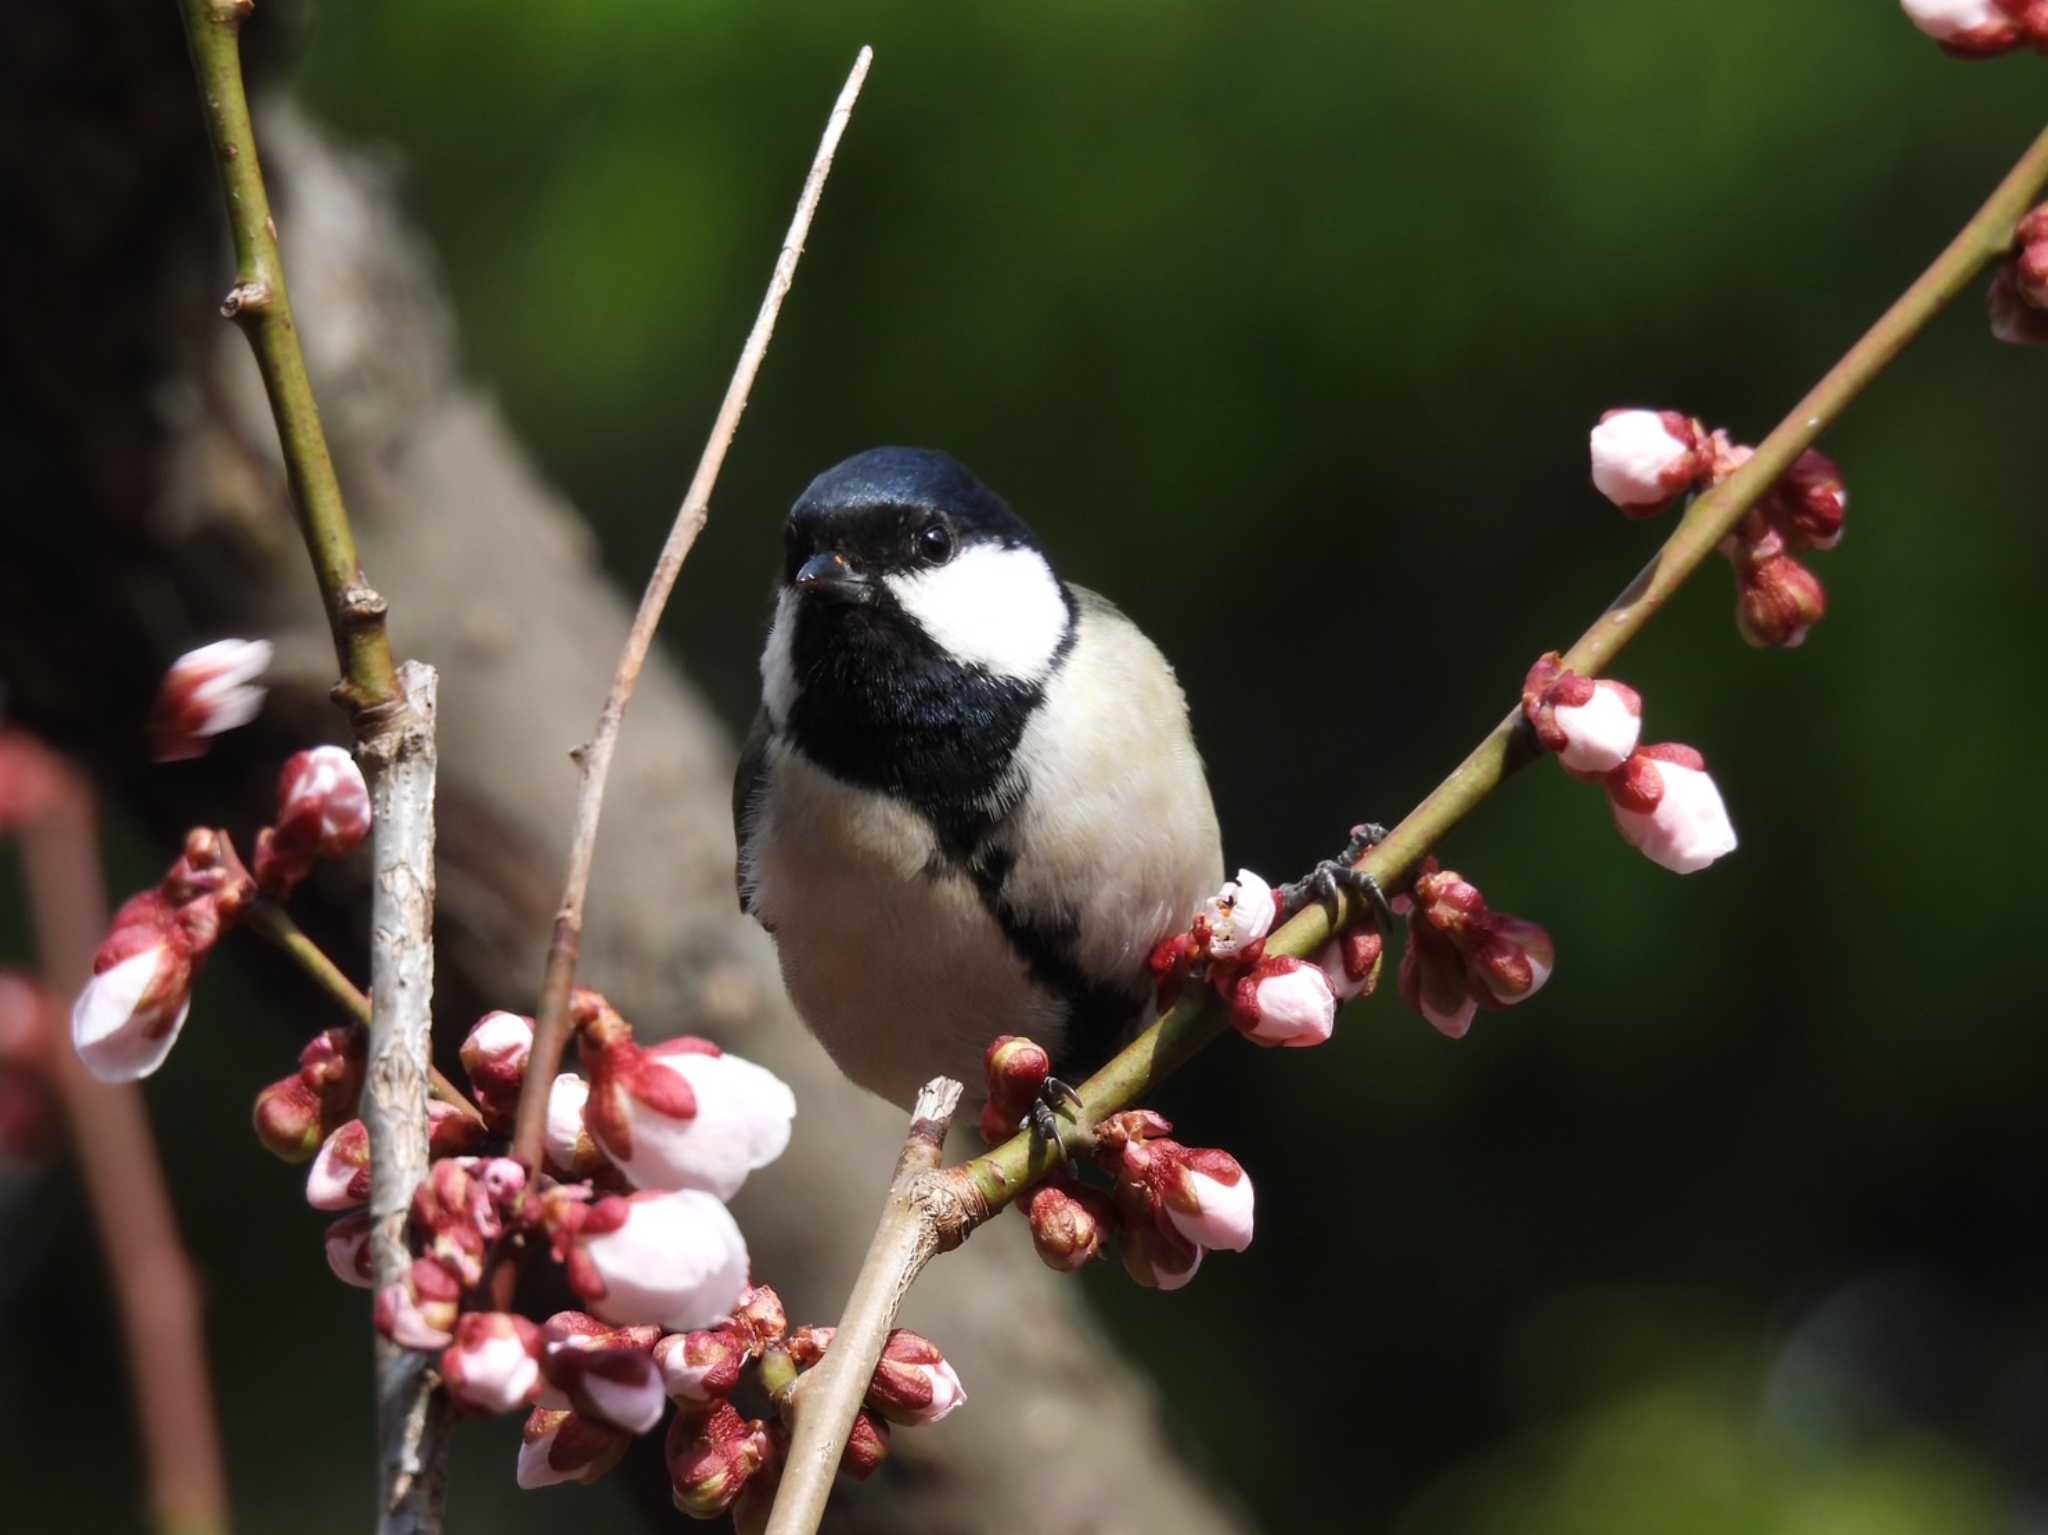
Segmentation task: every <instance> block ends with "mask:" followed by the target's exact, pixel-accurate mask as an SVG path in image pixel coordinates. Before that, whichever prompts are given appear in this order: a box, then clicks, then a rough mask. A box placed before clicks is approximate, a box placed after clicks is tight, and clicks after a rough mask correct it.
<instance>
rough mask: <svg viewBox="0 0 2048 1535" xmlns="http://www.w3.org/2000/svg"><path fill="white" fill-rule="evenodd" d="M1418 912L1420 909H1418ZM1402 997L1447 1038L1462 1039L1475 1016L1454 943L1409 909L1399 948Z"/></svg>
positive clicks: (1474, 1004) (1461, 960)
mask: <svg viewBox="0 0 2048 1535" xmlns="http://www.w3.org/2000/svg"><path fill="white" fill-rule="evenodd" d="M1418 911H1419V908H1418ZM1399 985H1400V991H1401V1000H1402V1001H1403V1002H1406V1003H1407V1004H1408V1006H1409V1007H1411V1008H1413V1009H1414V1010H1415V1011H1416V1012H1418V1013H1420V1014H1421V1015H1422V1016H1423V1018H1424V1019H1426V1020H1427V1021H1428V1023H1429V1025H1430V1027H1432V1028H1433V1029H1435V1030H1436V1031H1437V1032H1438V1033H1439V1034H1442V1035H1443V1036H1444V1037H1445V1038H1447V1039H1463V1038H1464V1037H1465V1035H1466V1034H1467V1033H1469V1032H1470V1031H1471V1028H1472V1020H1473V1019H1474V1018H1475V1017H1476V1016H1477V1015H1478V1012H1479V1003H1478V1002H1477V1000H1475V999H1474V997H1473V995H1472V991H1471V987H1470V985H1469V983H1468V982H1467V980H1466V976H1465V963H1464V956H1463V955H1461V954H1460V953H1459V952H1458V947H1457V945H1456V944H1454V943H1453V942H1451V940H1450V939H1449V938H1448V937H1446V936H1445V935H1444V934H1443V933H1442V932H1440V931H1439V930H1438V929H1437V928H1435V927H1434V926H1432V925H1431V924H1430V923H1429V922H1427V921H1424V920H1421V918H1420V916H1419V915H1418V913H1417V912H1411V913H1410V916H1409V921H1408V946H1407V947H1406V948H1405V949H1403V950H1402V951H1401V970H1400V975H1399Z"/></svg>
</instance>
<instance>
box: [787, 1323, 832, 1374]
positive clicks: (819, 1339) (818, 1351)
mask: <svg viewBox="0 0 2048 1535" xmlns="http://www.w3.org/2000/svg"><path fill="white" fill-rule="evenodd" d="M838 1332H839V1329H838V1328H836V1327H818V1326H815V1325H811V1324H806V1325H804V1326H802V1327H799V1328H797V1329H796V1331H795V1332H792V1333H791V1334H790V1335H789V1357H790V1358H792V1359H794V1360H795V1361H796V1362H797V1363H798V1364H799V1365H801V1366H802V1367H803V1368H805V1369H807V1370H808V1369H809V1368H810V1367H811V1366H812V1365H814V1364H816V1363H817V1362H818V1361H819V1360H820V1359H823V1358H824V1357H825V1350H827V1349H828V1348H830V1347H831V1346H832V1340H833V1338H834V1337H836V1336H837V1335H838Z"/></svg>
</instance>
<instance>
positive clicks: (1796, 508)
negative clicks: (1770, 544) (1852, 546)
mask: <svg viewBox="0 0 2048 1535" xmlns="http://www.w3.org/2000/svg"><path fill="white" fill-rule="evenodd" d="M1756 509H1757V510H1758V511H1760V512H1761V513H1762V514H1763V517H1764V521H1765V522H1766V523H1768V524H1769V525H1770V526H1771V527H1773V528H1775V529H1776V530H1777V531H1778V532H1779V533H1780V534H1781V535H1783V537H1784V540H1785V545H1786V547H1787V548H1789V549H1794V550H1805V549H1832V548H1834V547H1835V545H1837V544H1839V543H1840V542H1841V541H1842V525H1843V522H1844V520H1845V519H1846V518H1847V516H1848V515H1849V488H1848V487H1847V486H1846V485H1844V484H1843V483H1842V471H1841V470H1840V469H1839V468H1837V467H1836V465H1835V461H1834V460H1833V459H1831V458H1829V457H1828V456H1827V455H1826V454H1825V453H1822V452H1821V451H1820V450H1819V449H1817V448H1808V449H1807V450H1806V451H1805V452H1804V453H1802V454H1800V455H1799V457H1798V458H1796V459H1794V460H1793V462H1792V467H1791V468H1790V469H1787V470H1786V471H1785V472H1784V473H1783V474H1782V475H1780V476H1779V477H1778V481H1777V483H1776V484H1774V485H1773V486H1771V488H1770V489H1769V490H1767V491H1766V492H1764V495H1763V497H1762V499H1761V500H1759V501H1758V502H1757V508H1756Z"/></svg>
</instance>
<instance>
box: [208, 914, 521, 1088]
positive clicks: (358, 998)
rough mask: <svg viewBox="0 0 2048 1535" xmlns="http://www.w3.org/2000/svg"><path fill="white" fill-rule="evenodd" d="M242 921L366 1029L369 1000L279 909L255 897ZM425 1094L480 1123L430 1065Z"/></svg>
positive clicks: (449, 1082)
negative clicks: (267, 940)
mask: <svg viewBox="0 0 2048 1535" xmlns="http://www.w3.org/2000/svg"><path fill="white" fill-rule="evenodd" d="M242 921H243V923H244V925H246V926H247V927H249V928H250V929H252V930H253V931H255V932H258V933H261V934H262V935H263V936H264V937H265V938H267V939H269V940H270V942H271V943H273V944H275V945H276V946H277V948H278V950H279V951H280V952H281V953H283V954H284V955H285V956H286V957H287V958H288V959H290V960H291V961H292V962H293V963H294V964H296V965H297V966H298V967H299V968H300V969H301V970H303V971H305V972H306V975H307V977H308V979H310V980H311V981H312V982H313V984H314V985H316V986H318V987H319V988H320V989H321V990H322V991H324V992H326V993H327V995H328V996H330V997H332V998H333V999H334V1000H335V1001H336V1002H338V1003H340V1004H341V1006H342V1009H343V1010H344V1011H345V1012H347V1013H348V1015H349V1016H350V1017H352V1018H353V1019H355V1021H356V1022H357V1024H359V1025H360V1026H362V1027H363V1028H368V1027H369V1025H370V999H369V998H368V997H367V996H365V995H364V994H363V992H362V989H361V988H360V987H358V986H357V985H356V983H355V982H354V981H351V980H350V979H349V978H348V977H347V976H346V975H344V974H342V971H341V967H340V966H339V965H337V964H335V962H334V961H333V960H332V959H330V958H329V957H328V954H327V951H326V950H325V949H323V948H321V947H320V945H319V944H317V943H315V942H314V941H313V940H312V938H311V937H310V936H308V934H307V933H306V930H305V929H304V928H302V927H300V926H299V924H298V923H296V922H294V921H293V920H292V919H291V915H290V913H288V912H287V911H286V910H285V909H284V908H283V907H282V906H279V905H278V904H277V903H276V902H275V901H272V900H270V899H269V898H268V897H266V896H259V897H258V898H257V899H256V901H255V902H254V903H253V904H252V905H251V906H250V907H249V913H248V915H247V916H245V917H244V918H243V919H242ZM427 1092H428V1093H429V1094H430V1095H431V1096H433V1097H434V1098H436V1099H438V1100H440V1101H441V1102H442V1103H449V1104H453V1105H454V1106H455V1107H456V1108H458V1109H461V1110H462V1111H463V1113H465V1114H467V1115H468V1116H469V1117H470V1118H471V1119H475V1120H479V1121H480V1120H482V1119H483V1117H484V1116H483V1113H482V1111H481V1110H480V1109H478V1108H477V1106H476V1105H475V1104H474V1103H472V1102H470V1100H469V1094H467V1093H465V1092H464V1091H463V1090H462V1089H461V1088H459V1087H457V1086H456V1085H455V1084H454V1083H453V1082H451V1081H449V1080H448V1078H447V1077H446V1076H445V1075H443V1074H442V1071H441V1069H440V1068H439V1067H438V1066H435V1065H434V1064H433V1063H432V1062H429V1063H428V1065H427Z"/></svg>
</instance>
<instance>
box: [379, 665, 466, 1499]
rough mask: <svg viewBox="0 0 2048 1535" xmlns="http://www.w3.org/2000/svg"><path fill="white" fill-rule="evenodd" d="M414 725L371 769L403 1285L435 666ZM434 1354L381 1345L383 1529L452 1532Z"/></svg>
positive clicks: (386, 1257) (407, 718)
mask: <svg viewBox="0 0 2048 1535" xmlns="http://www.w3.org/2000/svg"><path fill="white" fill-rule="evenodd" d="M398 676H399V681H400V684H401V685H402V687H403V689H404V697H405V699H406V704H407V707H406V708H405V710H404V711H403V713H402V715H401V720H402V722H403V723H402V727H401V728H400V729H398V730H397V731H396V732H385V733H383V734H381V735H379V736H378V737H376V738H375V740H374V741H372V742H370V743H367V744H366V745H365V747H364V751H365V753H366V754H367V753H369V752H372V751H379V752H383V753H386V754H387V755H385V756H384V758H383V760H382V761H380V762H379V763H378V768H379V771H377V772H375V773H373V774H372V775H370V784H371V789H370V796H371V798H370V813H371V825H372V826H373V827H374V828H375V833H374V837H375V840H374V845H373V857H374V865H375V867H374V869H373V872H372V875H371V879H370V976H371V980H370V992H371V997H370V1004H371V1006H370V1026H369V1027H370V1050H369V1061H368V1064H367V1066H366V1068H365V1071H364V1074H363V1095H362V1102H361V1105H360V1110H359V1112H360V1114H361V1116H362V1120H363V1124H364V1126H365V1128H367V1129H368V1131H369V1135H370V1222H371V1225H370V1262H371V1269H372V1272H373V1273H374V1275H375V1278H376V1284H377V1288H378V1289H379V1290H382V1289H383V1288H384V1287H385V1286H387V1285H393V1284H397V1283H399V1282H401V1281H402V1280H403V1279H404V1277H405V1271H406V1269H407V1268H408V1267H409V1266H410V1264H411V1262H412V1254H411V1252H410V1251H409V1250H408V1249H407V1246H406V1240H405V1220H406V1211H407V1210H408V1209H409V1208H410V1207H411V1205H412V1196H413V1190H414V1189H415V1188H417V1187H418V1186H419V1183H420V1180H421V1179H423V1178H425V1177H426V1175H427V1071H428V1057H429V1055H430V1054H431V1052H432V1049H433V1013H432V1003H433V996H434V770H435V754H434V710H435V702H436V700H435V687H434V685H435V678H434V669H433V668H432V667H430V666H426V665H423V664H421V663H420V662H418V661H408V662H406V663H405V664H404V665H403V666H401V667H400V668H399V670H398ZM434 1385H435V1377H434V1375H433V1372H432V1370H431V1368H430V1361H429V1357H428V1356H427V1355H424V1354H420V1353H416V1352H414V1351H413V1350H410V1349H404V1348H400V1347H398V1346H397V1345H396V1344H393V1343H390V1342H387V1341H385V1340H383V1339H381V1338H380V1339H379V1340H378V1343H377V1443H378V1446H379V1461H378V1478H377V1484H378V1525H377V1528H378V1530H379V1531H380V1532H382V1535H422V1532H432V1531H438V1530H439V1529H440V1528H441V1492H442V1481H443V1476H442V1465H443V1462H444V1460H445V1457H446V1454H447V1443H446V1435H445V1432H444V1431H445V1429H446V1427H447V1425H448V1417H447V1413H446V1410H445V1407H439V1408H437V1407H435V1406H433V1405H432V1404H429V1403H427V1402H426V1401H425V1400H424V1398H425V1397H426V1395H427V1394H428V1393H430V1392H431V1391H432V1390H433V1387H434Z"/></svg>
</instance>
